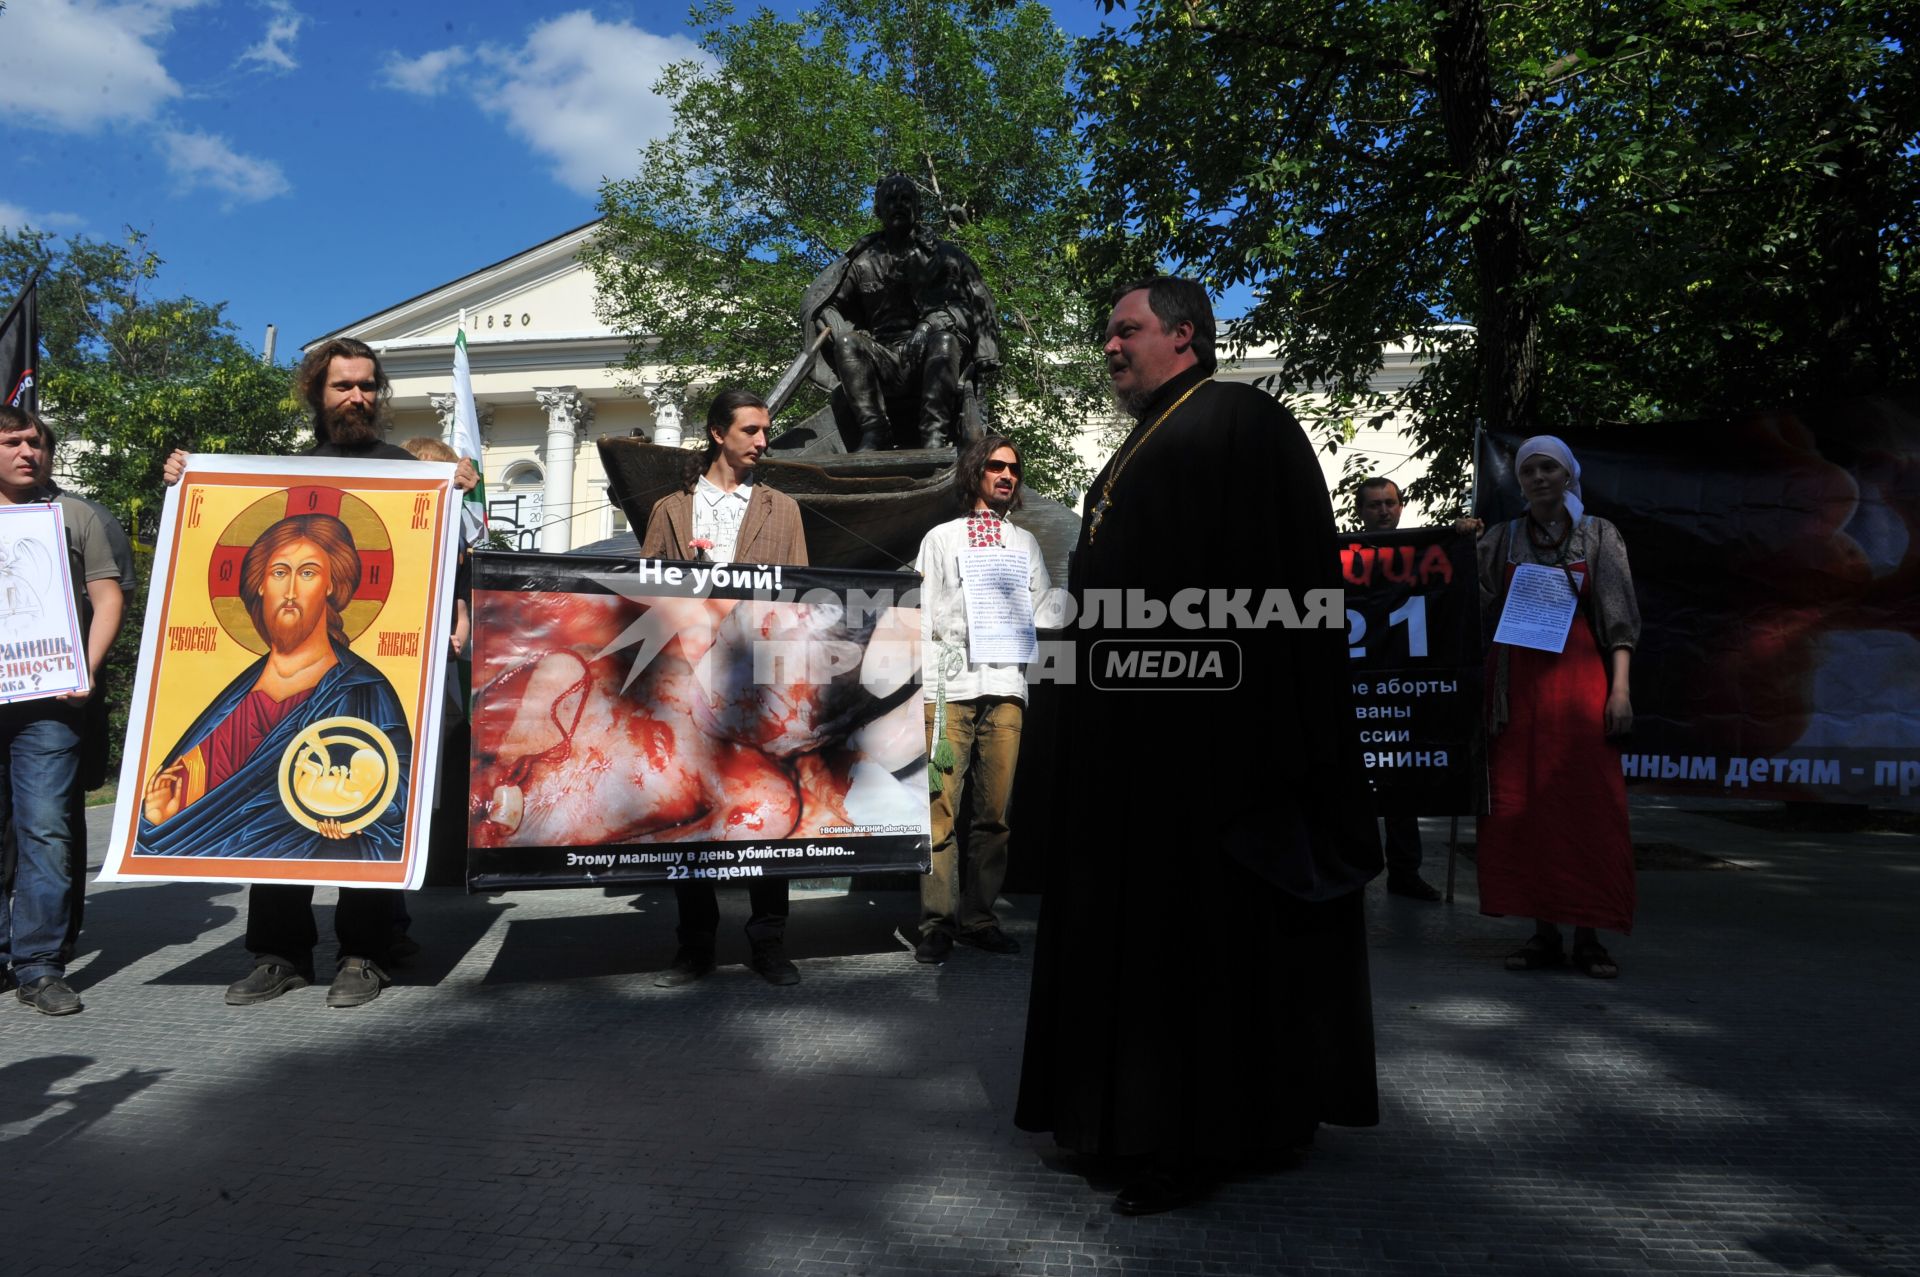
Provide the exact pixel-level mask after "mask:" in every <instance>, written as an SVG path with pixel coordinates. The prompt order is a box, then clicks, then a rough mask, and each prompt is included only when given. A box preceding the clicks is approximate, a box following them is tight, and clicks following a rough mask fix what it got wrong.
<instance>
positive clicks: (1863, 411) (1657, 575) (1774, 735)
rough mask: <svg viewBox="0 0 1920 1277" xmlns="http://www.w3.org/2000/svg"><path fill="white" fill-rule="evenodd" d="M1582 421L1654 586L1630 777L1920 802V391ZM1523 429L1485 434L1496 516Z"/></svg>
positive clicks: (1724, 789)
mask: <svg viewBox="0 0 1920 1277" xmlns="http://www.w3.org/2000/svg"><path fill="white" fill-rule="evenodd" d="M1565 438H1566V442H1567V444H1568V446H1569V447H1570V448H1572V450H1573V455H1574V456H1575V457H1576V458H1577V459H1578V460H1579V462H1580V465H1581V471H1582V473H1581V486H1582V489H1583V497H1584V500H1585V502H1586V507H1587V510H1588V512H1589V513H1592V514H1595V515H1599V516H1601V517H1603V518H1606V519H1609V520H1611V521H1612V522H1613V523H1614V524H1615V525H1616V526H1618V527H1619V529H1620V533H1621V536H1622V538H1623V539H1624V540H1625V542H1626V546H1627V557H1628V560H1629V562H1630V563H1631V565H1632V568H1633V581H1634V589H1635V592H1636V593H1637V595H1638V597H1639V602H1640V615H1641V622H1642V629H1641V637H1640V646H1639V648H1638V649H1637V650H1636V651H1635V652H1634V655H1633V668H1632V689H1633V711H1634V718H1633V733H1632V735H1630V736H1629V737H1627V738H1626V740H1625V741H1624V742H1623V749H1624V753H1623V756H1622V758H1621V766H1622V767H1623V768H1624V769H1625V771H1626V774H1627V778H1628V781H1629V782H1630V783H1642V782H1645V783H1651V784H1654V785H1656V786H1658V787H1659V788H1662V789H1667V790H1672V791H1676V792H1682V793H1692V794H1699V795H1709V794H1711V795H1714V796H1717V797H1734V798H1772V799H1791V800H1795V801H1802V802H1807V801H1812V802H1847V803H1874V804H1891V805H1896V806H1904V807H1916V806H1920V395H1913V394H1908V395H1906V396H1905V397H1900V396H1893V397H1884V398H1873V399H1856V400H1842V401H1832V402H1827V403H1818V404H1810V405H1806V406H1804V407H1802V408H1799V409H1797V410H1794V411H1784V410H1783V411H1778V412H1770V413H1763V414H1758V415H1755V416H1752V417H1749V418H1744V419H1742V420H1739V421H1734V422H1726V423H1713V422H1672V423H1662V424H1660V425H1657V426H1652V425H1650V426H1623V427H1611V428H1608V429H1606V430H1601V431H1593V432H1588V433H1580V434H1573V433H1569V434H1568V435H1566V436H1565ZM1519 442H1520V439H1519V437H1518V436H1513V437H1490V438H1485V439H1483V440H1482V444H1481V450H1480V458H1479V467H1480V493H1481V507H1482V508H1481V510H1480V513H1481V514H1482V515H1483V517H1486V518H1488V520H1489V523H1490V525H1491V523H1492V521H1493V520H1497V519H1500V518H1511V517H1517V516H1518V515H1519V514H1520V513H1521V510H1522V506H1521V504H1520V497H1519V492H1518V487H1517V485H1516V483H1515V481H1514V479H1513V474H1512V460H1511V458H1512V455H1513V449H1514V447H1515V446H1516V445H1517V444H1518V443H1519ZM1490 531H1491V526H1490Z"/></svg>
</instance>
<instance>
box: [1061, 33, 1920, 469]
mask: <svg viewBox="0 0 1920 1277" xmlns="http://www.w3.org/2000/svg"><path fill="white" fill-rule="evenodd" d="M1103 3H1105V4H1106V6H1107V9H1108V11H1109V12H1111V11H1112V10H1113V9H1114V8H1115V7H1116V5H1115V3H1114V0H1103ZM1132 17H1133V21H1132V23H1131V25H1130V26H1129V27H1128V28H1127V29H1125V30H1124V31H1122V30H1115V29H1112V28H1109V29H1107V30H1106V31H1104V32H1103V33H1102V34H1101V35H1100V36H1098V37H1096V38H1094V39H1093V40H1090V41H1089V42H1087V44H1086V45H1085V46H1084V48H1083V50H1082V54H1081V61H1080V72H1081V76H1082V81H1081V83H1082V95H1083V96H1082V103H1083V107H1084V109H1085V111H1086V115H1087V120H1088V124H1087V130H1086V136H1087V138H1088V142H1089V145H1090V147H1091V149H1092V153H1093V167H1092V178H1091V182H1090V198H1091V200H1092V206H1093V216H1092V221H1093V226H1094V228H1095V229H1094V231H1093V233H1092V234H1091V235H1090V239H1089V243H1088V246H1087V251H1086V252H1085V253H1084V254H1083V259H1084V262H1085V266H1086V275H1087V278H1088V280H1089V281H1090V282H1098V281H1102V280H1105V279H1109V278H1112V277H1113V276H1115V275H1118V274H1123V273H1126V272H1127V271H1129V270H1132V269H1138V268H1139V267H1140V266H1141V265H1142V264H1144V263H1151V262H1154V261H1166V262H1171V263H1172V264H1174V265H1175V266H1177V267H1179V268H1181V269H1184V270H1188V271H1192V272H1194V273H1196V274H1197V275H1199V276H1200V277H1201V278H1203V279H1204V280H1205V281H1207V282H1208V283H1209V284H1210V285H1213V286H1215V287H1222V288H1224V287H1231V286H1245V287H1249V288H1250V289H1251V291H1252V293H1253V296H1254V299H1255V300H1254V304H1253V306H1252V308H1251V309H1250V310H1249V312H1248V313H1247V315H1246V317H1245V319H1244V321H1243V322H1242V323H1241V324H1240V325H1239V326H1238V327H1237V328H1236V329H1235V332H1234V338H1235V340H1236V341H1237V342H1238V343H1241V344H1243V345H1244V344H1249V343H1262V342H1273V343H1275V344H1276V345H1277V346H1278V348H1279V352H1280V358H1281V371H1280V373H1279V376H1278V381H1279V383H1280V387H1279V388H1280V389H1282V390H1284V391H1287V392H1293V393H1298V392H1305V391H1309V390H1312V391H1320V392H1324V393H1326V394H1327V395H1328V398H1327V399H1326V400H1325V401H1324V402H1323V403H1322V405H1321V406H1319V407H1315V406H1314V405H1312V404H1303V405H1302V406H1303V407H1304V408H1306V410H1307V414H1306V415H1309V416H1312V417H1314V418H1315V419H1316V421H1315V424H1316V425H1317V426H1318V427H1319V429H1320V430H1321V431H1322V433H1323V434H1324V436H1325V437H1327V438H1329V439H1330V440H1336V441H1337V440H1338V439H1339V438H1340V437H1342V435H1343V432H1344V431H1345V430H1346V429H1347V428H1348V427H1349V425H1350V423H1352V422H1353V421H1355V420H1356V419H1358V418H1360V417H1365V416H1369V415H1377V414H1383V413H1385V412H1387V411H1389V410H1391V409H1396V408H1409V409H1411V410H1412V411H1413V412H1414V414H1415V419H1416V423H1417V424H1416V434H1417V437H1418V439H1419V441H1420V445H1421V451H1422V452H1423V453H1425V454H1426V455H1427V456H1428V457H1429V460H1430V466H1431V468H1430V471H1429V477H1428V479H1427V480H1426V481H1425V482H1424V483H1421V484H1416V485H1414V487H1415V492H1414V495H1415V496H1420V497H1427V498H1441V499H1444V498H1446V497H1448V496H1450V495H1452V494H1453V493H1455V492H1457V490H1458V489H1457V486H1456V485H1457V484H1458V482H1459V478H1460V476H1461V475H1462V473H1463V472H1464V470H1465V468H1466V465H1467V451H1468V448H1469V444H1470V440H1471V434H1472V428H1473V425H1474V423H1476V422H1484V423H1485V424H1486V425H1488V426H1491V427H1496V428H1531V427H1535V426H1538V427H1540V428H1553V427H1555V426H1557V425H1560V424H1563V423H1581V424H1603V423H1607V422H1614V421H1623V420H1647V419H1655V418H1671V419H1684V418H1692V417H1711V416H1716V415H1721V414H1726V413H1733V412H1738V411H1742V410H1746V409H1750V408H1755V407H1762V406H1767V405H1772V404H1780V403H1784V402H1787V401H1790V400H1793V399H1797V398H1802V397H1809V396H1831V395H1833V394H1835V393H1855V392H1863V391H1871V390H1874V389H1877V388H1880V387H1883V386H1885V385H1887V384H1888V383H1889V382H1891V381H1894V380H1897V379H1904V378H1908V377H1912V376H1915V375H1916V374H1917V373H1920V305H1917V304H1916V303H1917V302H1920V295H1917V294H1916V284H1915V266H1916V265H1917V264H1920V261H1917V259H1916V207H1920V160H1917V159H1916V147H1915V142H1916V132H1915V129H1916V121H1920V109H1916V108H1920V90H1917V85H1920V79H1917V78H1916V72H1915V71H1914V69H1913V64H1914V59H1913V58H1911V57H1909V56H1906V55H1905V54H1904V53H1903V52H1902V51H1903V50H1904V49H1907V48H1911V47H1912V45H1913V43H1914V36H1915V34H1916V33H1915V29H1914V28H1915V18H1914V10H1913V7H1912V6H1891V5H1884V4H1873V3H1867V2H1865V0H1830V2H1829V3H1826V4H1823V5H1797V4H1784V3H1779V2H1777V0H1636V2H1635V3H1610V2H1606V0H1602V2H1601V3H1587V2H1584V0H1583V2H1582V3H1579V4H1573V3H1565V2H1563V0H1531V2H1528V3H1519V4H1499V5H1488V4H1486V3H1484V0H1433V2H1432V3H1416V2H1415V0H1373V2H1372V3H1368V4H1362V5H1352V4H1333V3H1324V2H1322V0H1140V3H1139V4H1138V5H1137V7H1136V9H1135V11H1134V13H1133V15H1132ZM1406 337H1411V338H1412V339H1413V340H1414V341H1416V342H1417V343H1418V344H1419V345H1420V347H1421V348H1422V349H1423V351H1424V353H1426V354H1428V355H1430V356H1431V357H1432V362H1431V363H1430V364H1429V365H1428V366H1427V367H1426V368H1425V370H1424V372H1423V374H1422V375H1421V377H1420V378H1419V380H1418V381H1417V382H1416V383H1415V384H1414V385H1413V386H1412V387H1410V388H1409V389H1408V390H1407V391H1405V392H1403V393H1400V394H1397V395H1392V396H1388V395H1377V394H1371V393H1369V392H1368V391H1367V389H1366V386H1367V381H1368V378H1369V376H1370V375H1371V374H1372V373H1373V372H1374V371H1375V370H1376V369H1377V368H1378V367H1379V366H1380V349H1381V345H1382V343H1383V342H1391V341H1394V340H1397V339H1402V338H1406Z"/></svg>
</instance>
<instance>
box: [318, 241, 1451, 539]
mask: <svg viewBox="0 0 1920 1277" xmlns="http://www.w3.org/2000/svg"><path fill="white" fill-rule="evenodd" d="M599 225H600V223H599V222H598V221H597V220H596V221H592V222H589V223H587V224H586V225H584V226H579V227H575V228H574V229H573V230H570V231H568V232H566V233H565V234H564V235H558V236H555V237H554V238H553V239H550V240H547V241H546V242H545V243H541V244H536V245H534V246H533V247H532V248H529V249H527V250H525V251H524V252H521V253H517V254H515V255H514V256H512V257H509V258H507V259H506V260H505V261H501V262H495V263H494V264H493V265H491V266H485V267H482V268H480V269H479V270H476V271H474V272H473V273H471V274H468V275H463V276H461V277H460V278H459V279H456V280H453V281H451V282H449V283H446V284H442V285H440V286H439V287H437V288H433V289H430V290H428V291H427V292H424V293H421V294H420V295H418V296H416V297H410V298H408V299H407V300H405V301H401V302H397V303H395V304H394V305H392V306H390V307H388V308H386V309H385V310H382V311H379V312H376V313H375V314H372V315H368V316H366V317H365V318H363V319H358V320H355V321H354V322H353V323H350V324H346V325H344V326H342V327H340V328H337V329H335V330H333V331H332V332H328V333H324V334H322V335H321V336H319V337H316V338H314V339H313V340H312V341H310V342H308V343H306V347H307V348H311V347H312V346H314V345H317V344H318V343H320V342H322V341H325V340H327V339H328V338H330V337H356V338H359V339H360V340H361V341H364V342H366V343H367V344H368V345H369V346H372V347H373V348H374V349H375V350H377V351H379V352H380V359H381V363H382V364H383V365H384V366H385V367H386V370H387V375H388V377H389V378H390V379H391V381H392V383H393V399H392V403H391V411H392V425H391V427H390V430H389V436H390V437H391V438H392V439H393V440H394V441H396V442H398V441H401V440H404V439H408V438H411V437H413V436H415V435H433V436H436V437H439V438H446V437H447V436H448V435H449V434H450V432H451V430H452V425H453V395H452V390H453V339H454V332H455V330H456V328H457V327H458V325H459V324H460V322H461V316H462V315H463V314H464V315H465V320H466V329H467V353H468V360H469V363H470V365H471V368H472V372H473V395H474V401H475V406H476V408H477V409H478V412H479V417H480V434H481V442H482V451H483V454H484V455H483V463H484V477H485V479H486V489H487V500H488V506H489V515H490V520H491V522H492V524H493V526H494V527H496V528H499V529H503V530H505V531H506V532H507V533H508V534H509V536H511V537H512V538H513V540H514V542H515V543H516V545H518V546H519V548H521V549H528V550H535V549H537V550H548V551H564V550H570V549H575V548H577V547H580V546H584V545H590V544H592V543H594V542H598V541H603V540H606V539H607V538H609V537H615V536H619V535H621V534H623V533H625V532H626V531H627V530H628V529H627V522H626V518H625V516H624V515H623V514H622V512H621V511H620V509H619V507H617V506H616V505H614V504H613V501H612V500H611V498H610V497H609V495H608V492H607V477H606V474H605V472H604V471H603V470H602V469H601V467H600V453H599V449H598V448H597V447H596V446H595V441H596V440H598V439H600V438H602V437H605V436H608V435H635V434H637V435H641V436H643V437H646V438H649V439H653V438H655V436H656V433H657V432H658V431H660V430H661V429H662V428H668V429H669V430H670V431H675V432H677V431H680V430H681V429H682V420H681V408H682V405H680V404H678V403H675V402H671V401H669V400H668V399H666V398H665V397H664V396H663V395H662V394H661V393H660V392H659V390H658V389H657V388H656V387H655V386H654V385H652V384H650V383H649V382H648V380H647V378H646V374H645V370H644V369H643V370H642V371H641V373H640V374H639V375H638V376H636V375H635V374H634V373H633V372H631V371H629V370H628V369H627V368H626V367H625V366H624V361H625V358H626V353H627V349H628V343H627V340H626V339H625V338H624V337H622V336H621V335H620V334H618V333H616V332H614V331H613V330H612V329H610V328H608V327H607V326H606V325H605V324H604V323H602V322H601V321H600V319H599V317H598V316H597V315H596V314H595V311H594V281H593V274H592V272H591V271H589V270H588V269H587V268H586V267H585V266H583V265H582V264H581V263H580V261H579V251H580V249H581V247H582V246H583V245H584V244H585V243H586V242H587V240H588V239H590V238H591V237H592V235H593V233H594V232H595V230H597V229H598V227H599ZM989 282H991V281H989ZM795 304H796V305H797V304H798V298H796V299H795ZM1273 364H1274V360H1273V359H1272V357H1271V355H1270V354H1268V355H1264V356H1263V355H1262V353H1261V352H1259V351H1255V352H1253V353H1251V354H1250V355H1249V356H1248V357H1247V358H1245V359H1243V360H1241V361H1239V362H1238V363H1236V364H1233V365H1228V366H1223V368H1222V373H1221V375H1222V376H1225V377H1230V378H1232V379H1234V380H1236V381H1257V380H1259V379H1260V378H1262V377H1264V376H1266V375H1267V374H1268V373H1269V372H1271V371H1272V368H1273ZM1418 371H1419V365H1418V362H1417V361H1416V360H1415V358H1414V357H1413V356H1412V355H1411V353H1410V352H1408V351H1407V350H1404V349H1397V348H1393V349H1389V350H1388V351H1387V352H1386V366H1385V368H1384V369H1383V370H1382V372H1381V374H1380V377H1379V378H1378V379H1376V382H1375V384H1376V386H1377V387H1378V388H1380V389H1392V388H1394V387H1396V386H1398V385H1402V384H1405V382H1406V381H1408V380H1410V379H1411V378H1412V377H1414V376H1415V375H1417V374H1418ZM696 406H697V405H696ZM1109 424H1110V423H1107V422H1090V423H1088V426H1087V428H1086V429H1085V430H1083V431H1082V433H1081V436H1080V440H1079V443H1078V447H1079V450H1080V452H1081V454H1082V455H1083V456H1085V457H1086V458H1087V460H1088V462H1089V463H1090V465H1091V466H1092V467H1093V468H1094V469H1096V470H1097V469H1098V468H1099V466H1100V465H1101V464H1102V463H1103V462H1104V461H1105V459H1106V449H1105V446H1104V445H1103V442H1102V440H1103V438H1104V437H1106V436H1108V435H1110V434H1111V432H1110V431H1109V430H1107V429H1105V427H1106V426H1107V425H1109ZM685 433H686V434H689V435H691V436H693V437H692V438H688V439H686V440H685V442H686V443H688V444H690V445H693V446H699V445H700V444H701V443H702V442H703V440H702V439H701V438H700V435H701V431H700V428H699V422H698V420H697V419H696V420H695V421H694V422H693V423H692V425H691V426H690V427H687V428H686V431H685ZM669 438H671V435H669ZM658 441H660V442H665V441H666V440H658ZM1347 446H1348V448H1350V449H1358V450H1360V451H1361V452H1363V453H1364V454H1366V455H1367V456H1369V457H1373V458H1375V459H1376V461H1377V462H1378V465H1377V467H1376V468H1377V469H1379V470H1380V471H1382V472H1384V473H1387V474H1390V475H1391V476H1392V477H1393V478H1394V479H1396V480H1398V481H1400V482H1401V483H1402V485H1403V486H1404V485H1405V483H1407V482H1409V481H1411V480H1412V479H1414V478H1417V477H1418V476H1419V475H1420V474H1421V473H1422V472H1423V471H1424V468H1425V467H1424V465H1423V464H1422V463H1421V462H1419V461H1418V459H1416V458H1413V457H1412V456H1410V453H1411V451H1412V449H1411V445H1410V443H1409V442H1408V441H1407V440H1406V439H1405V438H1404V437H1403V436H1401V435H1400V434H1399V433H1398V432H1397V429H1396V423H1393V422H1388V423H1386V424H1385V426H1383V427H1382V428H1378V429H1370V430H1362V431H1361V432H1360V433H1358V434H1357V435H1356V436H1355V438H1354V439H1353V441H1352V442H1351V443H1350V444H1349V445H1347ZM1320 458H1321V467H1322V469H1323V471H1324V472H1325V473H1326V476H1327V482H1328V484H1329V486H1332V485H1335V484H1337V483H1338V482H1339V476H1340V468H1341V460H1342V459H1341V457H1340V455H1339V454H1335V453H1326V452H1322V453H1321V454H1320ZM1072 495H1073V496H1074V497H1075V499H1076V500H1077V498H1078V497H1079V495H1080V494H1078V493H1075V494H1072ZM1351 506H1352V500H1351V496H1350V495H1349V494H1341V493H1336V494H1335V497H1334V508H1335V510H1336V511H1337V512H1339V513H1342V514H1344V513H1345V512H1346V511H1348V510H1350V509H1351ZM1418 518H1419V514H1418V512H1417V511H1415V512H1413V513H1412V514H1411V515H1410V516H1409V518H1408V520H1407V524H1408V526H1413V525H1414V523H1415V521H1416V520H1417V519H1418Z"/></svg>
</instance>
